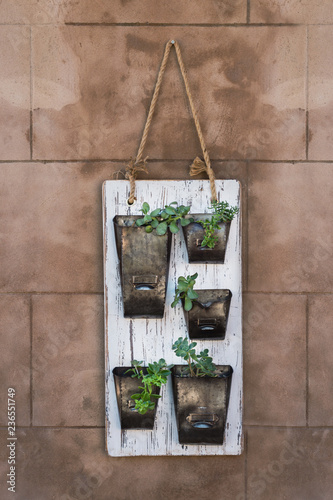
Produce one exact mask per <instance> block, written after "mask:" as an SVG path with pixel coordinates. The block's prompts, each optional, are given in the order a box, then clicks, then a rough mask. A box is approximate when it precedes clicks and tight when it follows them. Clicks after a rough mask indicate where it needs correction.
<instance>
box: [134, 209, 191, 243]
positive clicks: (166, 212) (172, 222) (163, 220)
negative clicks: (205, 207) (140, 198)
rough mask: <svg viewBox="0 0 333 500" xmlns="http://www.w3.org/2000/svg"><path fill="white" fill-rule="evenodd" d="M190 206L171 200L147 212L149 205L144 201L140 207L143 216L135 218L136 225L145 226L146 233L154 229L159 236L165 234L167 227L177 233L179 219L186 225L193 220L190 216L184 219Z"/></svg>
mask: <svg viewBox="0 0 333 500" xmlns="http://www.w3.org/2000/svg"><path fill="white" fill-rule="evenodd" d="M172 205H175V206H172ZM190 208H191V207H185V205H180V206H178V203H177V202H176V201H173V202H172V203H170V205H165V207H164V208H156V209H155V210H152V211H151V212H150V213H149V211H150V206H149V204H148V203H146V202H144V203H143V205H142V208H141V212H142V213H143V218H142V219H137V221H136V225H137V226H145V228H146V232H147V233H151V232H152V231H153V230H154V229H156V233H157V234H158V235H159V236H162V235H163V234H165V233H166V232H167V230H168V227H169V229H170V231H171V232H172V233H178V231H179V227H178V222H179V221H180V224H181V225H182V226H187V225H188V224H189V223H190V222H193V219H192V218H189V219H185V216H186V215H187V214H188V213H189V211H190Z"/></svg>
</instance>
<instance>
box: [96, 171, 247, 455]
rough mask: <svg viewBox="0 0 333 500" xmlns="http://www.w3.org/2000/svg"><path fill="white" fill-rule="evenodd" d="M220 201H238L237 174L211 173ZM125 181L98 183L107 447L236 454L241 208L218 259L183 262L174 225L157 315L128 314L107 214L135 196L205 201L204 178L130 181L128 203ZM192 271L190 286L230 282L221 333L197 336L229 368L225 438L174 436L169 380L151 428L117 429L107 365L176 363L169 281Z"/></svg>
mask: <svg viewBox="0 0 333 500" xmlns="http://www.w3.org/2000/svg"><path fill="white" fill-rule="evenodd" d="M216 187H217V192H218V197H219V199H220V201H222V200H224V201H228V202H229V203H230V205H238V206H239V207H240V186H239V183H238V182H237V181H234V180H225V181H221V180H218V181H216ZM128 196H129V182H128V181H119V180H117V181H106V182H105V183H104V186H103V213H104V280H105V355H106V401H105V404H106V441H107V451H108V453H109V455H111V456H114V457H118V456H119V457H121V456H134V455H238V454H240V453H241V451H242V286H241V237H240V215H238V216H236V217H235V219H234V220H233V222H232V224H231V229H230V235H229V243H228V248H227V253H226V258H225V263H224V264H208V265H207V264H189V263H188V260H187V253H186V247H185V242H184V240H183V236H182V232H181V231H180V232H179V233H178V234H176V235H175V236H174V237H173V242H172V249H171V262H170V272H169V282H168V289H167V297H166V305H165V314H164V317H163V319H127V318H124V316H123V305H122V297H121V287H120V275H119V262H118V257H117V253H116V246H115V238H114V230H113V222H112V219H113V217H114V215H117V214H122V215H130V214H133V215H140V214H141V212H140V208H141V207H142V203H143V202H144V201H147V202H148V203H149V204H150V206H151V209H154V208H156V207H160V206H164V205H165V204H168V203H170V202H172V201H178V203H179V204H184V205H188V204H190V205H191V213H202V212H207V207H208V206H209V204H210V196H211V193H210V188H209V181H204V180H197V181H192V180H190V181H137V182H136V197H137V201H136V203H135V204H134V205H132V206H128V205H127V199H128ZM195 272H198V274H199V277H198V279H197V283H196V288H198V289H200V288H201V289H205V288H206V289H207V288H212V289H214V288H229V289H230V290H231V292H232V300H231V307H230V313H229V321H228V326H227V333H226V338H225V340H223V341H218V340H211V341H198V348H199V349H200V350H201V349H203V348H206V347H207V348H208V349H209V352H210V353H211V355H212V356H213V360H214V362H215V363H216V364H230V365H231V366H232V367H233V369H234V373H233V379H232V385H231V395H230V403H229V411H228V419H227V425H226V432H225V441H224V444H223V446H220V445H216V446H215V445H186V446H182V445H180V444H179V443H178V436H177V424H176V418H175V412H174V405H173V397H172V387H171V380H169V381H168V384H167V386H165V387H163V388H162V398H161V399H160V400H159V403H158V409H157V418H156V423H155V427H154V430H153V431H145V430H128V431H122V430H121V428H120V421H119V415H118V409H117V401H116V395H115V388H114V381H113V375H112V370H113V368H114V367H115V366H128V365H130V363H131V360H132V359H133V358H135V359H139V360H144V361H145V362H151V361H154V360H158V359H159V358H161V357H163V358H165V359H166V361H167V363H175V364H180V363H181V360H180V358H177V357H176V356H175V355H174V353H173V352H172V349H171V346H172V344H173V342H174V341H175V340H176V339H177V338H178V337H180V336H186V335H187V330H186V323H185V318H184V314H183V310H182V308H181V307H180V306H178V307H176V308H174V309H172V308H171V307H170V304H171V302H172V300H173V295H174V290H175V284H176V282H177V278H178V277H179V276H181V275H187V274H193V273H195Z"/></svg>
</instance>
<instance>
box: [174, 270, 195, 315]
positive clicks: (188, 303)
mask: <svg viewBox="0 0 333 500" xmlns="http://www.w3.org/2000/svg"><path fill="white" fill-rule="evenodd" d="M197 277H198V273H195V274H192V276H187V278H185V277H184V276H180V277H179V278H178V286H177V288H176V292H175V296H174V300H173V302H172V304H171V307H175V306H176V305H177V304H178V302H179V301H180V300H182V299H183V300H184V309H185V311H190V310H191V309H192V307H193V304H192V301H193V300H195V299H197V298H198V294H197V292H195V291H194V290H193V287H194V285H195V280H196V279H197Z"/></svg>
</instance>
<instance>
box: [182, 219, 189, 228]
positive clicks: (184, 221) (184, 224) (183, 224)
mask: <svg viewBox="0 0 333 500" xmlns="http://www.w3.org/2000/svg"><path fill="white" fill-rule="evenodd" d="M180 223H181V225H182V226H183V227H185V226H188V225H189V224H190V223H191V221H190V219H180Z"/></svg>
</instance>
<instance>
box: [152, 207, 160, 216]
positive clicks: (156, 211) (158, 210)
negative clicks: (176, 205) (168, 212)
mask: <svg viewBox="0 0 333 500" xmlns="http://www.w3.org/2000/svg"><path fill="white" fill-rule="evenodd" d="M160 211H161V209H160V208H156V210H153V211H152V212H150V215H151V216H152V217H157V216H158V214H159V213H160Z"/></svg>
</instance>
